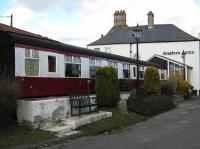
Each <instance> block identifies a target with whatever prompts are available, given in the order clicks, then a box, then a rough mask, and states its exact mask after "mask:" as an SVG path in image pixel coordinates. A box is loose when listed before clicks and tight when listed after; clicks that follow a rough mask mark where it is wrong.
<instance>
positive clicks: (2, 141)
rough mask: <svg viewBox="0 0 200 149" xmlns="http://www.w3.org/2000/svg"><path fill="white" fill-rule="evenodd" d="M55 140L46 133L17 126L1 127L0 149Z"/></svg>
mask: <svg viewBox="0 0 200 149" xmlns="http://www.w3.org/2000/svg"><path fill="white" fill-rule="evenodd" d="M52 138H55V136H54V135H53V134H50V133H48V132H46V131H41V130H37V131H32V130H30V129H28V128H25V127H22V126H18V125H17V124H6V125H0V148H2V149H7V148H13V147H18V146H23V145H29V144H34V143H38V142H41V141H45V140H48V139H52Z"/></svg>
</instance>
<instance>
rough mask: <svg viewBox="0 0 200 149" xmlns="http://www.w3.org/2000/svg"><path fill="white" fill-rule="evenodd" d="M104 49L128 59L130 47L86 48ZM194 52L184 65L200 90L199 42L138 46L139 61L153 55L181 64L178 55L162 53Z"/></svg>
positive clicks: (133, 51)
mask: <svg viewBox="0 0 200 149" xmlns="http://www.w3.org/2000/svg"><path fill="white" fill-rule="evenodd" d="M105 47H110V48H111V53H112V54H117V55H121V56H126V57H130V45H129V44H113V45H98V46H88V48H89V49H94V48H100V51H102V52H103V51H104V49H105ZM131 47H132V55H133V56H134V54H136V45H135V44H133V45H132V46H131ZM183 50H184V51H194V54H187V55H186V65H189V66H192V67H193V70H192V71H191V82H192V85H193V86H194V89H195V90H200V70H199V69H200V43H199V41H188V42H161V43H141V44H139V55H140V58H141V60H148V59H149V58H151V57H152V56H153V55H154V54H158V55H161V56H165V57H168V58H170V59H172V60H175V61H178V62H181V63H183V59H182V58H181V54H180V55H163V52H164V51H165V52H171V51H176V52H180V53H181V52H182V51H183Z"/></svg>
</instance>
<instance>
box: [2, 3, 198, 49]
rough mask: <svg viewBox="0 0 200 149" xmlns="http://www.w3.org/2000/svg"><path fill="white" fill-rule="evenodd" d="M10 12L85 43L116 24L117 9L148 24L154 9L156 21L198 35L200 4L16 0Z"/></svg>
mask: <svg viewBox="0 0 200 149" xmlns="http://www.w3.org/2000/svg"><path fill="white" fill-rule="evenodd" d="M12 2H13V5H12V8H10V9H9V10H7V11H6V14H9V15H10V13H13V14H14V25H16V26H17V27H20V28H22V29H27V30H29V31H32V32H36V33H38V34H41V35H44V36H48V37H50V38H53V39H56V40H59V41H63V42H66V43H68V44H75V45H78V46H83V47H85V46H86V45H87V44H88V43H90V42H93V41H94V40H97V39H98V38H99V37H100V35H101V34H104V35H105V34H106V33H107V32H108V31H109V30H110V29H111V27H112V26H113V13H114V12H115V11H116V10H123V9H124V10H125V11H126V13H127V24H128V25H129V26H135V25H136V24H137V23H139V24H140V25H146V24H147V13H148V11H149V10H151V11H153V13H154V17H155V24H175V25H176V26H178V27H179V28H181V29H182V30H184V31H186V32H188V33H190V34H192V35H194V36H197V34H198V32H200V22H199V21H197V18H199V16H200V7H199V5H197V4H196V3H195V2H194V1H193V0H184V1H182V0H167V1H161V0H151V1H149V0H109V1H108V0H73V1H69V0H56V1H55V0H34V1H33V0H12Z"/></svg>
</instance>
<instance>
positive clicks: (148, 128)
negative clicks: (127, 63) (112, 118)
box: [50, 99, 200, 149]
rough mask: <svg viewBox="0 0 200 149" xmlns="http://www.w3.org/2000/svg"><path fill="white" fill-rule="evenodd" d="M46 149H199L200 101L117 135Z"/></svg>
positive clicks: (85, 138)
mask: <svg viewBox="0 0 200 149" xmlns="http://www.w3.org/2000/svg"><path fill="white" fill-rule="evenodd" d="M50 149H200V99H198V100H194V101H189V102H187V103H184V104H181V105H180V106H179V107H178V108H177V109H175V110H172V111H169V112H166V113H164V114H161V115H158V116H156V117H154V118H152V119H150V120H148V121H146V122H143V123H140V124H137V125H134V126H132V127H129V128H127V129H125V130H122V131H120V132H116V133H114V134H103V135H99V136H95V137H83V138H81V139H79V140H75V141H72V142H68V143H65V144H60V145H56V146H52V147H50Z"/></svg>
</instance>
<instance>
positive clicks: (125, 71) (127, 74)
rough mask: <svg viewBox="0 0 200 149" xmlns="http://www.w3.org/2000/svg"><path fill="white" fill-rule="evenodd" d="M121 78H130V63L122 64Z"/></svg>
mask: <svg viewBox="0 0 200 149" xmlns="http://www.w3.org/2000/svg"><path fill="white" fill-rule="evenodd" d="M123 78H125V79H127V78H130V65H129V64H123Z"/></svg>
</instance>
